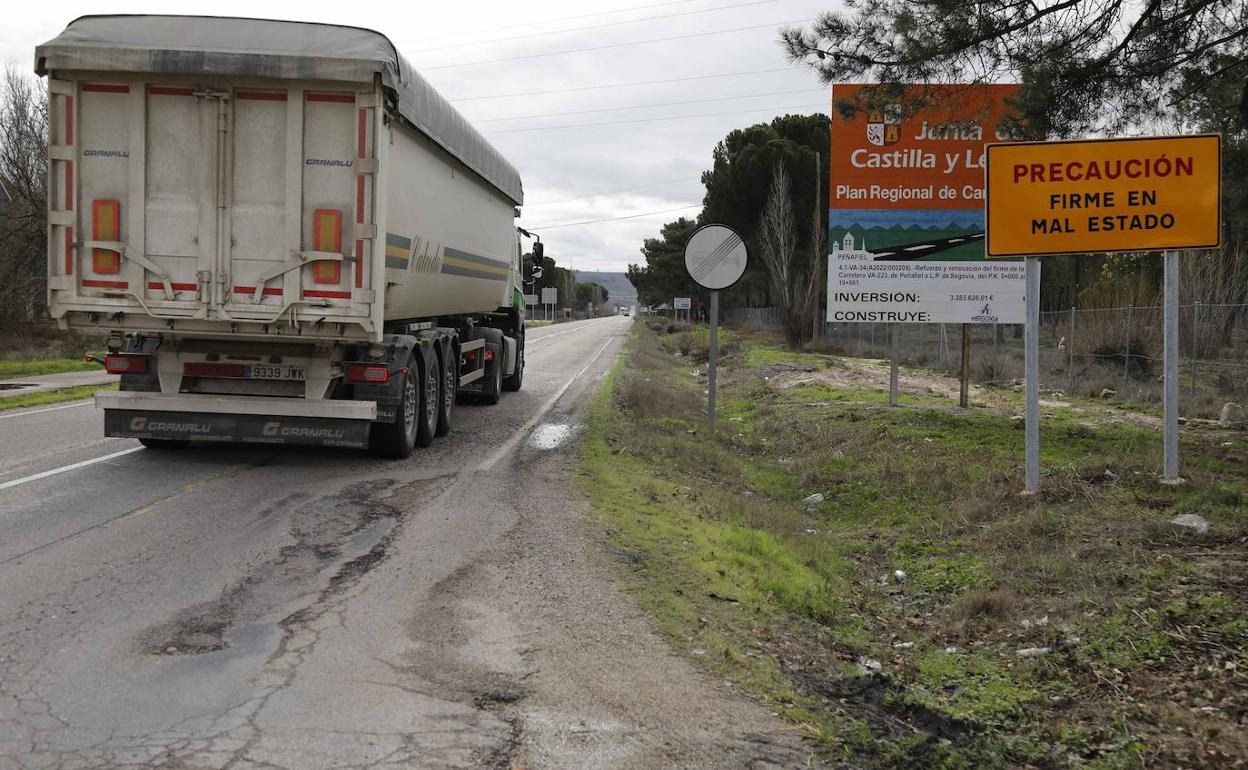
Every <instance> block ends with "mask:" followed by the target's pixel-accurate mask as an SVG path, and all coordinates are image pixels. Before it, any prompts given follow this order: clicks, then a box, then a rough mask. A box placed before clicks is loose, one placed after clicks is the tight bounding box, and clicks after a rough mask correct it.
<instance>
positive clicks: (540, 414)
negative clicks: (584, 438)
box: [477, 338, 612, 471]
mask: <svg viewBox="0 0 1248 770" xmlns="http://www.w3.org/2000/svg"><path fill="white" fill-rule="evenodd" d="M611 341H612V340H611V338H608V339H607V341H606V342H604V343H602V347H600V348H598V350H597V352H595V353H594V355H593V356H592V357H591V358H590V359H589V361H588V362H587V363H586V364H585V365H584V366H582V367H581V370H580V371H579V372H577V373H576V374H574V375H572V379H570V380H568V381H567V382H565V383H563V387H562V388H559V390H557V391H555V394H554V395H553V396H551V397H550V398H548V399H546V403H544V404H542V406H541V408H540V409H538V410H537V413H536V414H534V415H533V416H532V417H531V418H529V421H528V422H526V423H525V424H524V425H522V426H520V430H518V431H516V432H515V434H514V435H512V437H511V438H509V439H507V443H505V444H503V445H502V446H501V447H499V448H498V451H497V452H495V453H494V454H492V455H490V456H489V458H488V459H486V461H485V462H483V463H481V464H480V465H478V466H477V470H479V471H488V470H491V469H492V468H493V467H494V466H495V465H497V464H498V462H499V460H502V459H503V458H504V457H506V456H507V455H509V454H511V452H512V451H513V450H514V449H515V448H516V445H517V444H519V443H520V442H521V441H523V440H524V437H525V436H527V435H529V432H530V431H532V430H533V428H534V427H536V426H537V424H538V423H539V422H541V421H542V418H544V417H545V416H546V414H547V413H548V412H550V410H551V409H553V408H554V406H555V404H556V403H557V402H558V401H559V399H560V398H562V397H563V394H564V393H566V392H568V388H570V387H572V383H574V382H576V381H577V380H579V379H580V378H581V375H582V374H584V373H585V372H587V371H589V367H591V366H593V365H594V362H595V361H597V360H598V357H599V356H601V355H602V351H604V350H606V349H607V345H610V344H611Z"/></svg>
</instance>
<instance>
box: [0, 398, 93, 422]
mask: <svg viewBox="0 0 1248 770" xmlns="http://www.w3.org/2000/svg"><path fill="white" fill-rule="evenodd" d="M94 403H95V402H94V401H90V400H88V401H75V402H74V403H72V404H66V405H65V406H49V407H48V408H47V409H30V410H27V411H19V412H17V413H16V414H0V420H7V419H9V418H10V417H25V416H26V415H28V414H39V413H41V412H55V411H56V410H58V409H73V408H74V407H76V406H91V405H92V404H94Z"/></svg>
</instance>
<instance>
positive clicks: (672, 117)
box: [482, 102, 827, 134]
mask: <svg viewBox="0 0 1248 770" xmlns="http://www.w3.org/2000/svg"><path fill="white" fill-rule="evenodd" d="M807 107H825V108H826V107H827V105H826V104H825V103H823V102H817V103H815V104H794V105H791V106H787V107H784V106H782V107H759V108H758V109H755V110H733V111H731V112H702V113H699V114H696V115H668V116H666V117H661V118H634V119H631V120H611V121H607V122H605V123H569V124H567V125H562V126H536V127H534V128H500V129H498V130H495V131H483V132H482V133H485V134H518V133H520V132H522V131H554V130H557V129H561V128H589V127H590V126H618V125H620V124H622V123H650V122H652V121H656V120H684V119H686V118H710V117H715V116H718V115H748V114H749V113H751V112H771V111H774V110H799V109H805V108H807Z"/></svg>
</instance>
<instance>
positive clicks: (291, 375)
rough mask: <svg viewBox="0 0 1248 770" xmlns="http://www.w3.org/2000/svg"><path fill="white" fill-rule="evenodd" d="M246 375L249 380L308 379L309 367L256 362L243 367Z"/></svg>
mask: <svg viewBox="0 0 1248 770" xmlns="http://www.w3.org/2000/svg"><path fill="white" fill-rule="evenodd" d="M243 371H244V375H243V376H244V377H246V378H247V379H249V380H306V379H307V378H308V375H307V369H306V367H303V366H279V365H275V364H255V365H252V366H245V367H243Z"/></svg>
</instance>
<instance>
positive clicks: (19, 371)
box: [0, 353, 103, 380]
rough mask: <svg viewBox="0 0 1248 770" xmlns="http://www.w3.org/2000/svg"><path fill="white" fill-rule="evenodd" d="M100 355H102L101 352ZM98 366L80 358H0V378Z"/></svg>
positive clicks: (31, 375)
mask: <svg viewBox="0 0 1248 770" xmlns="http://www.w3.org/2000/svg"><path fill="white" fill-rule="evenodd" d="M100 355H101V356H102V355H103V353H101V354H100ZM98 368H99V364H93V363H89V362H87V361H84V360H82V359H81V358H41V359H33V360H29V359H28V360H20V359H0V380H12V379H16V378H18V377H34V376H36V375H40V374H60V373H61V372H82V371H88V370H91V369H98Z"/></svg>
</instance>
